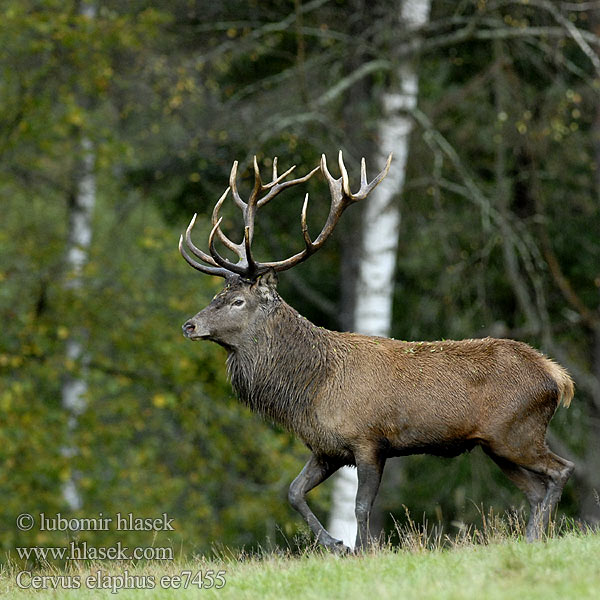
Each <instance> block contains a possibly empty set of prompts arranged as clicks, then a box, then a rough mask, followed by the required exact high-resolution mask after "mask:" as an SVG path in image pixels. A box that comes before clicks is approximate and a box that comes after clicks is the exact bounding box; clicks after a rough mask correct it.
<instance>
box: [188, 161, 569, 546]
mask: <svg viewBox="0 0 600 600" xmlns="http://www.w3.org/2000/svg"><path fill="white" fill-rule="evenodd" d="M390 161H391V156H390V158H389V159H388V163H387V165H386V167H385V169H384V170H383V171H382V172H381V173H379V175H377V177H376V178H375V179H374V180H373V181H372V182H370V183H369V182H368V180H367V176H366V168H365V163H364V159H363V162H362V165H361V185H360V189H359V190H358V192H356V193H355V194H353V193H352V192H351V191H350V184H349V180H348V174H347V172H346V169H345V167H344V163H343V161H342V157H341V153H340V157H339V167H340V171H341V177H340V178H339V179H336V178H334V177H332V175H331V174H330V173H329V170H328V169H327V163H326V161H325V157H324V156H323V157H322V159H321V164H320V166H318V167H317V168H315V169H314V170H312V171H311V172H310V173H308V174H307V175H305V176H304V177H301V178H299V179H294V180H288V181H285V179H286V178H287V176H288V175H289V174H290V172H291V171H292V169H293V167H292V169H289V170H288V171H286V172H285V173H283V174H281V175H278V174H277V163H276V161H275V162H274V165H273V179H272V181H271V182H269V183H266V184H265V183H263V182H262V180H261V176H260V172H259V169H258V166H257V163H256V159H255V161H254V173H255V183H254V188H253V190H252V193H251V195H250V197H249V199H248V201H247V202H245V201H244V200H243V199H242V198H241V197H240V194H239V193H238V190H237V183H236V179H237V162H236V163H234V165H233V168H232V170H231V176H230V181H229V185H230V187H229V188H227V190H226V191H225V193H224V194H223V195H222V196H221V198H220V199H219V200H218V202H217V203H216V205H215V208H214V210H213V214H212V224H213V227H212V230H211V232H210V235H209V239H208V247H209V252H210V254H207V253H205V252H203V251H202V250H200V249H199V248H197V247H196V246H195V245H194V244H193V242H192V240H191V238H190V234H191V231H192V228H193V226H194V223H195V220H196V215H194V217H193V219H192V221H191V222H190V225H189V227H188V228H187V230H186V233H185V236H182V238H181V239H180V243H179V249H180V252H181V254H182V255H183V257H184V258H185V260H186V261H187V262H188V263H189V264H190V265H191V266H192V267H194V268H195V269H197V270H199V271H202V272H203V273H208V274H211V275H218V276H221V277H224V278H225V287H224V288H223V290H222V291H221V292H219V293H218V294H217V295H216V296H215V297H214V299H213V300H212V302H211V303H210V304H209V305H208V306H207V307H206V308H205V309H204V310H202V311H200V312H199V313H198V314H197V315H196V316H194V317H193V318H191V319H189V320H188V321H187V322H186V323H185V324H184V325H183V331H184V334H185V335H186V336H187V337H188V338H189V339H191V340H201V339H207V340H211V341H213V342H216V343H218V344H220V345H221V346H223V347H225V348H226V349H227V351H228V358H227V368H228V371H229V376H230V378H231V383H232V385H233V387H234V389H235V391H236V392H237V395H238V396H239V398H240V400H241V401H242V402H244V403H245V404H247V405H248V406H249V407H250V408H251V409H252V410H254V411H256V412H258V413H260V414H261V415H263V416H264V417H266V418H268V419H272V420H273V421H275V422H277V423H280V424H281V425H283V426H285V427H286V428H288V429H289V430H290V431H292V432H293V433H295V434H296V435H297V436H299V437H300V438H301V439H302V440H303V441H304V443H305V444H306V445H307V446H308V448H309V449H310V450H311V452H312V455H311V457H310V459H309V460H308V462H307V463H306V465H305V467H304V468H303V469H302V472H301V473H300V474H299V475H298V477H296V479H295V480H294V481H293V482H292V484H291V486H290V490H289V500H290V502H291V504H292V506H293V507H294V508H295V509H296V510H297V511H298V512H300V514H301V515H302V516H303V517H304V518H305V519H306V521H307V523H308V525H309V526H310V528H311V530H312V531H313V533H314V534H315V535H316V536H317V539H318V540H319V542H320V543H321V544H323V545H325V546H326V547H328V548H331V549H334V550H341V549H344V546H343V544H342V543H341V542H340V541H339V540H336V539H334V538H333V537H332V536H331V535H330V534H329V533H328V532H327V531H326V530H325V528H324V527H323V526H322V525H321V523H320V522H319V520H318V519H317V517H316V516H315V515H314V513H313V512H312V511H311V510H310V508H309V506H308V504H307V503H306V499H305V496H306V494H307V492H309V491H310V490H311V489H313V488H314V487H315V486H317V485H319V484H320V483H321V482H322V481H324V480H325V479H327V478H328V477H329V476H330V475H331V474H332V473H334V472H335V471H336V470H337V469H339V468H340V467H341V466H343V465H355V466H356V468H357V470H358V492H357V496H356V518H357V521H358V533H357V539H356V545H357V547H358V548H364V547H365V545H366V544H367V543H368V521H369V513H370V510H371V507H372V505H373V500H374V499H375V496H376V494H377V490H378V488H379V482H380V479H381V474H382V471H383V467H384V464H385V461H386V459H387V458H389V457H392V456H403V455H408V454H417V453H428V454H435V455H439V456H447V457H450V456H456V455H458V454H460V453H461V452H464V451H466V450H470V449H472V448H473V447H474V446H476V445H479V446H481V447H482V448H483V450H484V451H485V452H486V453H487V454H488V455H489V456H490V457H491V458H492V460H494V461H495V462H496V464H497V465H498V466H499V467H500V468H501V469H502V471H504V473H505V474H506V475H507V476H508V478H509V479H511V480H512V481H513V483H515V485H517V487H519V488H520V489H521V490H522V491H523V492H524V493H525V495H526V497H527V500H528V501H529V504H530V506H531V514H530V518H529V522H528V524H527V539H528V540H530V541H531V540H535V539H537V538H539V536H540V534H541V532H542V530H543V528H544V527H545V525H546V523H547V520H548V518H549V514H550V511H551V509H552V507H553V506H554V505H556V503H557V502H558V500H559V498H560V495H561V493H562V489H563V486H564V484H565V482H566V481H567V479H568V478H569V476H570V475H571V473H572V471H573V464H572V463H571V462H569V461H568V460H565V459H563V458H561V457H559V456H557V455H556V454H554V453H553V452H551V451H550V450H549V449H548V447H547V445H546V441H545V437H546V429H547V426H548V423H549V421H550V419H551V418H552V415H553V414H554V412H555V410H556V408H557V407H558V405H559V404H560V403H561V402H562V403H563V404H564V405H565V406H568V405H569V403H570V401H571V398H572V397H573V382H572V381H571V378H570V377H569V375H568V373H567V372H566V371H565V370H564V369H563V368H562V367H560V366H559V365H558V364H556V363H555V362H553V361H552V360H550V359H549V358H546V357H545V356H544V355H542V354H540V353H539V352H537V351H536V350H534V349H533V348H531V347H530V346H528V345H526V344H524V343H522V342H517V341H513V340H507V339H493V338H485V339H471V340H462V341H442V342H403V341H397V340H392V339H387V338H380V337H370V336H365V335H359V334H356V333H339V332H336V331H328V330H326V329H322V328H320V327H315V326H314V325H313V324H312V323H310V322H309V321H308V320H307V319H305V318H304V317H302V316H301V315H300V314H298V312H296V311H295V310H294V309H293V308H292V307H290V306H289V305H288V304H286V303H285V302H284V301H283V300H282V298H281V297H280V296H279V294H278V293H277V290H276V286H277V275H276V272H278V271H283V270H285V269H289V268H291V267H293V266H294V265H296V264H298V263H299V262H301V261H303V260H305V259H306V258H308V257H309V256H310V255H311V254H313V253H314V252H316V251H317V250H318V249H319V248H320V247H321V246H322V245H323V244H324V242H325V241H326V239H327V238H328V237H329V235H330V234H331V232H332V231H333V229H334V227H335V225H336V223H337V221H338V219H339V218H340V216H341V214H342V212H343V211H344V209H345V208H346V207H347V206H349V205H350V204H351V203H353V202H357V201H359V200H362V199H364V198H365V197H366V196H367V195H368V194H369V192H370V191H371V190H372V189H373V188H374V187H375V186H376V185H377V184H378V183H379V182H380V181H381V180H382V179H383V178H384V177H385V176H386V174H387V171H388V169H389V167H390ZM317 171H321V172H322V173H323V175H324V177H325V179H326V180H327V183H328V185H329V190H330V194H331V206H330V210H329V215H328V218H327V220H326V223H325V225H324V226H323V229H322V230H321V232H320V233H319V235H318V236H317V237H316V238H315V239H314V240H312V239H311V237H310V236H309V233H308V227H307V223H306V210H307V205H308V195H307V196H306V198H305V200H304V206H303V209H302V218H301V225H302V235H303V238H304V244H305V247H304V249H303V250H302V251H300V252H298V253H297V254H295V255H294V256H292V257H290V258H288V259H286V260H281V261H276V262H266V263H260V262H257V261H256V260H255V259H254V257H253V256H252V252H251V245H252V238H253V234H254V218H255V214H256V211H257V209H259V208H261V207H262V206H264V205H265V204H266V203H267V202H269V201H270V200H272V199H273V198H274V197H275V196H276V195H277V194H278V193H279V192H281V191H282V190H284V189H286V188H288V187H290V186H293V185H295V184H298V183H301V182H305V181H307V180H308V179H309V178H310V177H311V176H312V175H313V174H314V173H316V172H317ZM229 191H231V194H232V197H233V200H234V202H235V204H236V205H237V206H238V207H239V208H240V210H241V211H242V214H243V217H244V225H245V227H244V235H243V239H242V240H241V242H240V243H234V242H233V241H232V240H231V239H230V238H229V237H227V236H226V235H225V233H223V231H222V230H221V227H220V224H221V219H220V218H219V210H220V208H221V205H222V204H223V202H224V201H225V198H226V197H227V195H228V193H229ZM215 239H218V241H219V242H220V243H221V244H223V245H224V246H225V247H226V248H228V249H229V250H231V251H233V252H234V253H236V254H237V255H238V257H239V260H238V261H237V262H235V263H234V262H231V261H229V260H227V259H226V258H224V257H223V256H222V255H221V254H219V252H218V250H217V249H216V247H215ZM184 242H185V243H184ZM186 247H187V249H188V250H186ZM188 251H189V252H191V253H192V254H193V257H192V256H190V254H189V253H188ZM196 259H200V261H202V262H198V261H197V260H196Z"/></svg>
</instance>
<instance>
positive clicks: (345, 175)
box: [338, 150, 352, 198]
mask: <svg viewBox="0 0 600 600" xmlns="http://www.w3.org/2000/svg"><path fill="white" fill-rule="evenodd" d="M338 164H339V166H340V173H341V174H342V189H343V190H344V194H345V195H346V196H348V197H350V198H351V197H352V192H351V191H350V181H348V171H347V170H346V165H345V164H344V158H343V157H342V151H341V150H340V151H339V153H338Z"/></svg>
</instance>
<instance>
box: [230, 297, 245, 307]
mask: <svg viewBox="0 0 600 600" xmlns="http://www.w3.org/2000/svg"><path fill="white" fill-rule="evenodd" d="M243 304H244V299H243V298H236V299H235V300H234V301H233V302H232V303H231V306H243Z"/></svg>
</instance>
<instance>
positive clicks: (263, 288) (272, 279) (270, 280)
mask: <svg viewBox="0 0 600 600" xmlns="http://www.w3.org/2000/svg"><path fill="white" fill-rule="evenodd" d="M277 281H278V279H277V273H276V272H275V270H274V269H269V270H268V271H267V272H266V273H263V274H262V275H260V276H259V277H258V279H257V280H256V282H255V284H254V286H256V287H257V289H258V290H259V291H260V292H262V293H263V294H265V295H269V296H270V295H271V294H272V293H273V292H274V291H275V289H276V288H277Z"/></svg>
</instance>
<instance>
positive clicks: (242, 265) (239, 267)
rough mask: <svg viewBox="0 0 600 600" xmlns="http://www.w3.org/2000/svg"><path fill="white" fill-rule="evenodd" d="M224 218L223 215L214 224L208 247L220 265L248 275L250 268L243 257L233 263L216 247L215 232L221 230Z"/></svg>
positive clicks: (231, 270) (230, 270) (231, 271)
mask: <svg viewBox="0 0 600 600" xmlns="http://www.w3.org/2000/svg"><path fill="white" fill-rule="evenodd" d="M222 220H223V217H220V218H219V220H218V221H217V222H216V223H215V224H214V225H213V228H212V229H211V231H210V235H209V236H208V249H209V250H210V254H211V256H212V257H213V259H214V260H215V262H216V263H217V264H218V265H221V267H223V269H225V270H227V271H229V272H230V273H237V274H238V275H242V276H243V275H248V268H247V264H246V261H245V260H243V259H241V260H240V261H239V262H238V263H232V262H231V261H228V260H227V259H226V258H223V257H222V256H221V255H220V254H219V253H218V252H217V249H216V248H215V234H216V233H217V231H218V230H219V227H220V225H221V221H222Z"/></svg>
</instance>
